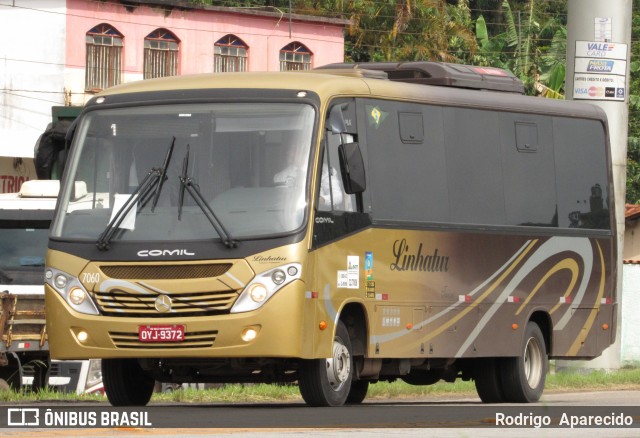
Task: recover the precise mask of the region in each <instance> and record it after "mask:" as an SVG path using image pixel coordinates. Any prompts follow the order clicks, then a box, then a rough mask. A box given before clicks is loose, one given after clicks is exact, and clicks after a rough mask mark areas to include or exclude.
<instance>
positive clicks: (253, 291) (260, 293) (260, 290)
mask: <svg viewBox="0 0 640 438" xmlns="http://www.w3.org/2000/svg"><path fill="white" fill-rule="evenodd" d="M267 295H269V291H268V290H267V287H266V286H265V285H264V284H261V283H254V284H252V285H251V288H250V290H249V296H250V297H251V299H252V300H253V301H255V302H256V303H262V302H263V301H264V300H266V299H267Z"/></svg>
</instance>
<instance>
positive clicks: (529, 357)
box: [500, 322, 549, 403]
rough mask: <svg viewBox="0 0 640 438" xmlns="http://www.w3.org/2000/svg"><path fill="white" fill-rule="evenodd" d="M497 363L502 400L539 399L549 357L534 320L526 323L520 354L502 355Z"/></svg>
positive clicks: (527, 401)
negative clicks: (505, 356) (503, 398)
mask: <svg viewBox="0 0 640 438" xmlns="http://www.w3.org/2000/svg"><path fill="white" fill-rule="evenodd" d="M500 365H501V366H500V369H501V380H502V391H503V393H504V397H505V401H508V402H513V403H532V402H536V401H538V400H539V399H540V396H541V395H542V391H543V390H544V384H545V381H546V378H547V371H548V369H549V358H548V355H547V347H546V343H545V340H544V336H543V334H542V330H540V327H539V326H538V324H536V323H535V322H529V323H528V324H527V327H526V329H525V336H524V342H523V344H522V347H521V352H520V355H519V356H517V357H508V358H504V359H502V361H501V363H500Z"/></svg>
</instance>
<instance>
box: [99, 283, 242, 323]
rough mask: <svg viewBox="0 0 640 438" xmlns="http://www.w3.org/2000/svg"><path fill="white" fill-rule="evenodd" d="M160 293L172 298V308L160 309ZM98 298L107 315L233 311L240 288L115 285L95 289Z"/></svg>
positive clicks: (214, 313) (133, 315) (218, 312)
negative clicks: (171, 290)
mask: <svg viewBox="0 0 640 438" xmlns="http://www.w3.org/2000/svg"><path fill="white" fill-rule="evenodd" d="M160 295H166V296H168V297H169V298H171V310H170V311H168V312H159V311H158V310H157V309H156V299H157V298H158V297H159V296H160ZM94 296H95V301H96V304H97V305H98V307H99V308H100V310H101V311H102V314H103V315H108V316H128V317H135V316H142V317H162V318H166V317H186V316H205V315H220V314H224V313H229V309H231V306H233V303H235V301H236V299H237V298H238V292H237V291H228V290H227V291H218V292H191V293H180V294H177V293H176V294H167V293H165V294H159V293H139V292H136V291H124V290H119V289H111V290H110V291H109V292H95V295H94Z"/></svg>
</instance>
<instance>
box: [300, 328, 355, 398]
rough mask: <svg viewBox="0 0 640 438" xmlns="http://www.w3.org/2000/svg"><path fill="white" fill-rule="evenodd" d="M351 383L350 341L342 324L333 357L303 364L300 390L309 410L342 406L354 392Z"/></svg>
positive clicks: (334, 341)
mask: <svg viewBox="0 0 640 438" xmlns="http://www.w3.org/2000/svg"><path fill="white" fill-rule="evenodd" d="M352 379H353V355H352V350H351V341H350V340H349V333H348V332H347V328H346V327H345V326H344V324H343V323H342V321H340V322H338V326H337V327H336V334H335V337H334V338H333V355H332V357H330V358H327V359H311V360H304V361H302V362H301V364H300V369H299V376H298V386H299V388H300V394H301V395H302V398H303V399H304V401H305V402H306V403H307V404H308V405H309V406H342V405H344V404H345V402H346V401H347V397H348V396H349V392H350V391H351V381H352Z"/></svg>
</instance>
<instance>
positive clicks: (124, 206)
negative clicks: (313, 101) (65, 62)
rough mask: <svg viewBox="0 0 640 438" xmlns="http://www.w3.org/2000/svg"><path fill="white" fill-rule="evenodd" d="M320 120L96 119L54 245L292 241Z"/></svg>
mask: <svg viewBox="0 0 640 438" xmlns="http://www.w3.org/2000/svg"><path fill="white" fill-rule="evenodd" d="M314 118H315V111H314V109H313V108H312V107H311V106H309V105H306V104H298V103H295V104H294V103H275V104H274V103H269V104H266V103H215V104H202V103H198V104H175V105H154V106H140V107H127V108H109V109H104V110H95V111H91V112H89V113H87V115H86V116H85V117H84V118H83V120H82V121H81V124H80V126H79V127H78V130H77V132H76V139H75V140H74V143H73V146H72V151H73V152H72V155H71V157H70V160H69V162H68V163H67V165H66V170H65V172H69V175H68V177H67V178H66V186H65V187H64V188H63V191H62V194H61V199H60V209H59V214H58V215H57V219H56V222H55V223H54V225H53V227H52V234H51V235H52V237H59V238H68V239H79V240H93V241H101V242H102V244H103V246H104V247H107V246H108V243H109V241H112V240H114V241H115V240H132V241H133V240H135V241H150V240H154V241H176V240H180V241H185V240H202V239H212V238H213V239H220V240H222V241H224V242H225V243H227V242H228V241H231V238H233V239H247V238H253V237H264V236H268V235H279V234H283V233H288V232H292V231H294V230H296V229H298V228H300V227H301V226H302V225H303V223H304V216H305V208H306V205H307V199H306V197H305V193H306V186H307V184H306V181H307V168H308V165H309V153H310V150H311V139H312V132H313V124H314ZM105 235H108V237H107V238H105Z"/></svg>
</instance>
